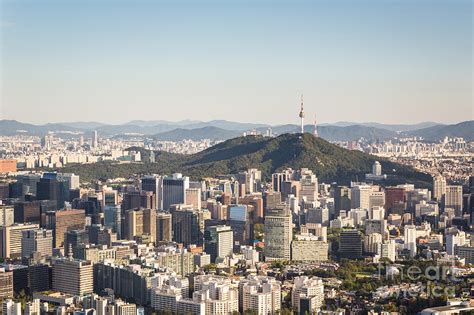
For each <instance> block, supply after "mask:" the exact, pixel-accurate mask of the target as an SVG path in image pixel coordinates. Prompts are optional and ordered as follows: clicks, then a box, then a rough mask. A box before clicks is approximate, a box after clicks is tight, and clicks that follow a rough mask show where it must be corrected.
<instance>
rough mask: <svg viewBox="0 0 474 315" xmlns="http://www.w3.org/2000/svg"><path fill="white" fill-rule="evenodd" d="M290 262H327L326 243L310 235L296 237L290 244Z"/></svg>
mask: <svg viewBox="0 0 474 315" xmlns="http://www.w3.org/2000/svg"><path fill="white" fill-rule="evenodd" d="M291 260H293V261H306V262H310V261H327V260H328V243H327V242H323V241H322V240H320V239H319V238H318V237H317V236H313V235H311V234H299V235H296V237H295V240H293V242H292V243H291Z"/></svg>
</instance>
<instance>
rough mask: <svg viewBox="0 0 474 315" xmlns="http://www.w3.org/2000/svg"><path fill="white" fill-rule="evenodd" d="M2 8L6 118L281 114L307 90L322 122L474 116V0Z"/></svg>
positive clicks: (273, 119) (273, 117) (286, 119)
mask: <svg viewBox="0 0 474 315" xmlns="http://www.w3.org/2000/svg"><path fill="white" fill-rule="evenodd" d="M1 21H2V26H1V35H2V40H1V46H2V54H1V61H2V84H1V86H2V87H1V90H2V93H1V94H2V96H1V107H0V108H1V109H0V113H1V117H2V118H3V119H17V120H22V121H27V122H31V123H47V122H53V121H65V120H71V115H73V116H74V120H79V121H89V120H93V119H94V120H96V118H95V117H101V119H98V120H99V121H107V122H109V123H113V124H117V123H123V122H125V121H127V120H133V119H143V118H145V117H146V118H147V119H166V120H172V121H177V120H181V119H196V120H211V119H226V120H236V121H246V122H260V121H264V123H269V124H273V125H274V124H284V123H291V122H293V121H294V119H293V117H294V112H295V109H296V108H297V107H298V104H299V95H300V94H301V93H303V94H304V95H305V103H306V114H307V119H308V120H313V117H314V115H315V114H316V116H317V119H318V121H320V122H335V121H376V122H381V123H414V122H420V121H436V122H442V123H455V122H459V121H463V120H470V119H472V117H473V106H472V105H473V100H472V76H471V75H472V46H471V45H472V25H471V21H472V2H471V1H449V2H448V1H431V2H430V3H429V5H428V4H427V2H423V1H410V2H408V1H398V2H396V1H393V2H384V3H380V2H375V1H354V2H336V3H328V2H323V1H320V2H314V3H313V2H306V1H300V2H296V3H293V2H285V1H282V2H278V3H276V4H275V3H272V5H270V4H269V3H268V2H265V1H262V2H256V3H251V4H250V3H248V2H231V3H226V4H219V3H215V2H201V3H199V4H197V3H194V4H192V3H188V2H178V3H170V2H166V1H162V2H157V3H151V2H146V1H142V2H133V3H132V2H128V1H123V2H118V3H117V2H116V3H115V5H114V6H111V5H110V3H109V2H107V1H98V2H97V1H95V2H91V1H78V2H67V3H65V2H56V1H51V2H49V1H37V2H31V1H4V2H2V14H1ZM401 21H403V22H401ZM36 108H41V110H39V111H37V110H35V109H36ZM336 108H337V110H335V109H336ZM92 117H94V118H92ZM263 118H265V119H263Z"/></svg>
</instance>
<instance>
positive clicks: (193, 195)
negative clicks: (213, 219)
mask: <svg viewBox="0 0 474 315" xmlns="http://www.w3.org/2000/svg"><path fill="white" fill-rule="evenodd" d="M185 200H186V204H187V205H190V206H192V207H193V209H196V210H200V209H201V189H200V188H188V189H186V198H185Z"/></svg>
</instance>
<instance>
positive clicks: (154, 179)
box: [140, 175, 162, 208]
mask: <svg viewBox="0 0 474 315" xmlns="http://www.w3.org/2000/svg"><path fill="white" fill-rule="evenodd" d="M140 183H141V190H143V191H149V192H152V193H153V196H154V198H155V202H154V205H155V208H159V205H160V203H159V197H160V195H161V194H162V181H161V177H160V176H158V175H152V176H144V177H142V178H141V180H140Z"/></svg>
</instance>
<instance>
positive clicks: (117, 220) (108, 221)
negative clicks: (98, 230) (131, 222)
mask: <svg viewBox="0 0 474 315" xmlns="http://www.w3.org/2000/svg"><path fill="white" fill-rule="evenodd" d="M104 225H105V226H106V227H108V228H111V229H112V231H114V232H115V233H117V237H118V238H122V208H121V206H120V205H106V206H105V207H104Z"/></svg>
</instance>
